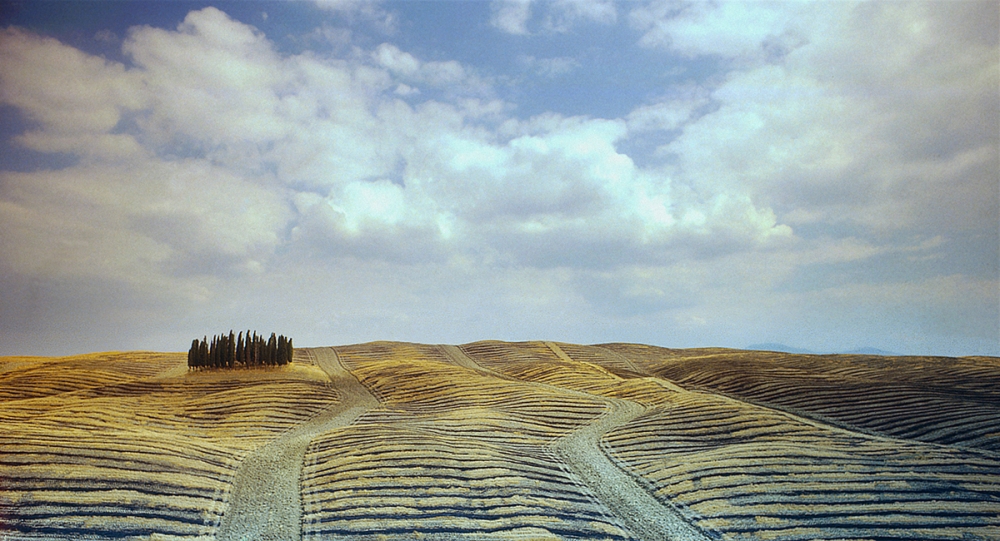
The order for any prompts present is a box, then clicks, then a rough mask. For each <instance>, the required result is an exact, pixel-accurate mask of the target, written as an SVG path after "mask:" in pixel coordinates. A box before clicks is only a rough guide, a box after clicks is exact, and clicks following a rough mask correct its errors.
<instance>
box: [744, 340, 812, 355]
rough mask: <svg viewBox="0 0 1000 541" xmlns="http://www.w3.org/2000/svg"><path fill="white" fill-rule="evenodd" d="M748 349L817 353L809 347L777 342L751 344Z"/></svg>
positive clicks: (805, 353) (806, 353)
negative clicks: (804, 347) (797, 346)
mask: <svg viewBox="0 0 1000 541" xmlns="http://www.w3.org/2000/svg"><path fill="white" fill-rule="evenodd" d="M747 349H752V350H754V351H780V352H781V353H800V354H804V355H816V352H815V351H810V350H808V349H802V348H793V347H792V346H786V345H785V344H778V343H775V342H765V343H763V344H750V345H749V346H747Z"/></svg>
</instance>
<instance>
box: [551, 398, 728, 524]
mask: <svg viewBox="0 0 1000 541" xmlns="http://www.w3.org/2000/svg"><path fill="white" fill-rule="evenodd" d="M605 400H606V401H607V403H608V404H609V406H610V407H611V409H610V410H609V411H608V412H607V413H605V414H604V415H602V416H600V417H598V418H597V419H595V420H594V421H593V422H591V423H589V424H586V425H584V426H582V427H580V428H579V429H577V430H576V431H574V432H572V433H570V434H568V435H566V436H563V437H561V438H559V439H558V440H556V442H555V444H553V446H552V448H553V449H554V450H555V451H556V453H557V454H558V455H559V456H561V457H562V458H563V460H565V461H566V464H567V465H568V466H569V468H570V470H572V471H573V472H574V473H576V474H577V476H579V477H580V479H581V480H582V481H583V482H584V483H586V484H587V486H588V487H590V490H591V491H592V492H593V493H594V495H596V496H597V498H598V499H599V500H601V502H602V503H604V505H606V506H607V507H608V508H609V509H611V511H612V512H613V513H614V514H615V515H616V516H617V517H618V518H620V519H621V520H622V522H624V523H625V525H626V526H627V527H628V529H629V530H630V531H631V532H632V533H633V534H635V536H636V537H638V538H639V539H678V540H685V541H687V540H696V541H705V540H707V539H709V538H708V537H707V536H706V535H705V534H703V533H701V532H700V531H699V530H697V529H696V528H694V527H693V526H691V525H690V524H689V523H688V522H687V521H685V520H684V519H683V518H682V517H681V515H680V513H679V512H678V511H677V510H675V509H674V508H672V507H670V506H669V505H665V504H663V503H661V502H660V501H659V500H657V499H656V498H655V497H653V495H652V494H650V493H649V492H646V490H645V489H643V488H642V487H641V486H640V485H639V484H638V483H637V482H636V480H635V479H633V478H632V476H630V475H629V474H628V473H626V472H625V471H623V470H622V469H621V468H619V467H618V465H617V464H615V463H614V462H612V461H611V459H609V458H608V457H607V455H605V454H604V452H603V451H602V450H601V438H602V437H604V434H606V433H608V432H609V431H611V430H613V429H615V428H617V427H619V426H621V425H623V424H625V423H628V422H629V421H631V420H632V419H635V418H636V417H638V416H639V415H642V413H643V411H645V410H644V408H643V407H642V406H641V405H639V404H636V403H635V402H630V401H628V400H620V399H616V398H606V399H605Z"/></svg>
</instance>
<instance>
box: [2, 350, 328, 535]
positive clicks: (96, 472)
mask: <svg viewBox="0 0 1000 541" xmlns="http://www.w3.org/2000/svg"><path fill="white" fill-rule="evenodd" d="M138 355H139V358H138V360H137V363H139V364H141V363H142V362H143V355H144V354H138ZM126 357H127V356H126ZM120 358H121V357H117V359H120ZM52 363H53V364H54V365H57V366H58V368H55V369H54V370H53V374H52V377H65V378H67V379H70V380H86V381H89V382H90V383H89V384H88V385H84V386H80V387H78V388H77V389H75V390H68V391H65V392H61V393H32V392H27V393H25V396H26V397H25V398H22V399H17V400H7V401H5V402H0V426H2V427H3V430H2V431H0V539H5V540H6V539H11V540H16V539H89V538H93V539H120V538H123V537H133V536H134V537H142V538H150V537H151V536H157V535H159V536H165V537H178V538H184V537H188V538H207V537H211V536H213V535H214V533H215V532H216V530H217V528H218V525H219V523H220V520H221V518H222V516H223V512H224V510H225V508H226V506H227V502H228V498H229V490H230V483H231V480H232V478H233V474H234V472H235V471H236V468H237V466H238V464H239V461H240V459H241V458H242V457H243V456H244V454H245V453H246V452H247V450H249V449H252V448H253V447H255V446H257V445H260V444H261V443H262V442H267V441H270V440H272V439H274V438H275V437H276V436H277V435H279V434H281V433H282V432H284V431H286V430H288V429H289V428H291V427H293V426H295V425H297V424H299V423H301V422H303V421H304V420H306V419H308V418H309V417H310V416H312V415H313V414H315V413H316V412H318V411H320V410H321V409H322V408H324V407H327V406H328V405H329V403H330V401H331V400H336V391H335V390H334V389H332V388H331V387H329V386H328V385H327V383H328V381H329V380H328V379H327V378H326V376H325V374H323V372H322V371H321V370H320V369H319V368H315V367H297V366H295V365H290V366H286V367H282V368H276V369H271V370H259V371H253V370H235V371H225V372H222V371H202V372H188V371H187V370H186V368H185V363H186V359H185V357H184V355H183V354H176V353H175V354H168V355H166V356H164V357H162V358H161V360H160V361H159V366H157V367H154V368H153V369H150V370H145V371H142V370H136V371H134V372H133V373H131V374H130V373H128V372H125V371H123V372H122V373H124V374H125V375H126V376H128V377H130V378H132V381H119V380H118V379H117V378H113V379H112V380H111V383H109V384H108V385H104V386H96V385H94V383H95V380H94V379H93V378H90V379H88V378H87V376H86V375H84V376H79V377H78V375H77V374H75V373H73V372H69V373H61V372H60V370H65V369H67V367H73V368H74V370H77V371H96V372H102V371H106V370H105V369H106V366H105V365H104V364H103V363H104V361H103V360H102V359H101V358H99V357H98V358H95V356H81V357H80V358H74V359H70V360H69V361H67V360H66V359H55V360H52ZM44 365H45V361H44V360H38V361H37V362H35V363H34V365H33V367H32V370H36V371H42V370H46V369H52V368H53V367H48V368H46V367H45V366H44ZM144 373H145V374H153V375H154V377H146V376H142V374H144ZM157 374H168V375H166V376H164V377H159V378H158V377H156V375H157ZM39 385H40V386H41V387H43V388H45V389H50V388H54V387H53V386H50V385H48V384H46V383H44V382H43V383H39ZM29 391H30V390H29ZM206 410H208V411H209V413H206Z"/></svg>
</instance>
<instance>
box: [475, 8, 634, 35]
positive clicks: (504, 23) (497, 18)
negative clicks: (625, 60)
mask: <svg viewBox="0 0 1000 541" xmlns="http://www.w3.org/2000/svg"><path fill="white" fill-rule="evenodd" d="M533 6H541V7H542V8H543V9H544V16H543V18H542V21H541V26H542V28H543V29H544V31H545V32H547V33H566V32H569V31H570V30H572V29H573V28H574V27H575V26H577V25H579V24H581V23H588V22H589V23H598V24H605V25H610V24H614V23H615V22H616V21H617V20H618V8H617V6H616V5H615V2H613V1H611V0H555V1H552V2H533V0H493V2H491V10H492V17H491V19H490V23H491V24H492V25H493V27H495V28H497V29H498V30H500V31H502V32H506V33H508V34H514V35H522V36H523V35H528V34H530V33H531V32H530V31H529V30H528V23H529V22H530V21H531V19H532V15H533Z"/></svg>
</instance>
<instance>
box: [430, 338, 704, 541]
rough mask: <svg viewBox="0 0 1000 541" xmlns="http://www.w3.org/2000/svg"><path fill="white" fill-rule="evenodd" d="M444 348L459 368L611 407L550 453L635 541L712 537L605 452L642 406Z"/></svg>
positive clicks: (557, 443) (557, 350) (697, 540)
mask: <svg viewBox="0 0 1000 541" xmlns="http://www.w3.org/2000/svg"><path fill="white" fill-rule="evenodd" d="M547 345H549V347H550V348H551V349H552V350H553V352H555V353H556V355H559V357H561V358H564V359H568V360H570V361H573V359H571V358H569V357H568V356H567V355H566V354H565V352H563V351H562V349H561V348H558V346H556V347H552V346H553V345H555V344H547ZM441 349H442V351H444V352H445V353H446V354H447V355H448V356H449V357H451V358H452V359H453V360H454V361H455V363H456V364H458V365H460V366H464V367H466V368H469V369H472V370H476V371H479V372H482V373H486V374H490V375H494V376H497V377H500V378H503V379H507V380H514V381H520V382H521V383H526V384H529V385H537V386H541V387H546V388H549V389H556V390H558V391H560V392H565V393H569V394H583V395H586V396H587V397H589V398H591V399H593V398H597V399H600V400H602V401H604V402H605V403H606V404H607V405H608V411H607V412H606V413H604V414H603V415H601V416H600V417H598V418H597V419H595V420H593V421H591V422H590V423H588V424H586V425H584V426H582V427H580V428H578V429H577V430H575V431H573V432H571V433H570V434H567V435H566V436H563V437H561V438H559V439H558V440H556V441H555V443H553V444H552V449H553V450H554V451H555V452H556V454H558V455H559V456H560V457H562V459H563V460H564V462H565V464H566V465H567V466H568V467H569V469H570V471H572V472H573V473H575V474H576V475H577V476H578V477H579V478H580V480H581V481H583V482H584V483H585V484H586V485H587V487H589V488H590V490H591V492H593V493H594V495H595V496H597V498H598V499H599V500H600V501H601V503H603V504H604V505H605V506H606V507H607V508H608V509H610V510H611V512H612V513H614V514H615V516H617V517H618V518H619V519H621V521H622V523H623V524H624V526H625V527H626V528H628V530H629V531H631V532H632V534H633V535H635V537H636V538H638V539H644V540H653V539H656V540H661V539H662V540H667V539H670V540H674V539H676V540H681V541H708V539H709V537H707V536H706V535H705V534H703V533H702V532H701V531H699V530H698V529H696V528H695V527H693V526H691V525H690V524H689V523H688V522H687V521H685V520H684V518H683V517H682V516H681V514H680V513H679V512H678V511H677V510H676V509H674V508H673V507H670V506H669V505H665V504H663V503H661V502H660V501H659V500H657V499H656V498H655V497H653V495H652V494H650V493H649V492H647V491H646V490H645V489H644V488H643V487H642V486H640V485H639V483H638V482H636V480H635V479H633V478H632V476H630V475H629V474H628V473H626V472H625V471H623V470H622V469H621V468H619V467H618V465H616V464H615V463H614V462H612V461H611V459H609V458H608V457H607V455H605V454H604V452H603V450H602V449H601V438H603V437H604V434H606V433H608V432H609V431H611V430H614V429H615V428H617V427H619V426H621V425H623V424H625V423H628V422H629V421H631V420H632V419H635V418H636V417H638V416H639V415H642V413H643V411H645V410H644V409H643V407H642V406H641V405H639V404H637V403H635V402H630V401H628V400H621V399H617V398H608V397H602V396H597V395H593V394H589V393H584V392H582V391H574V390H572V389H566V388H563V387H556V386H553V385H547V384H545V383H537V382H530V381H523V380H515V379H514V378H510V377H508V376H504V375H502V374H499V373H497V372H494V371H492V370H489V369H488V368H484V367H482V366H480V365H479V363H477V362H476V361H475V359H473V358H471V357H469V356H468V355H466V354H465V352H463V351H462V350H461V349H460V348H458V347H457V346H448V345H444V346H441ZM560 354H561V355H560Z"/></svg>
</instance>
